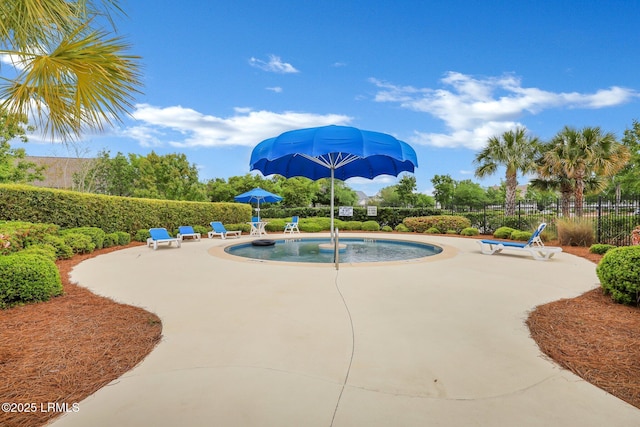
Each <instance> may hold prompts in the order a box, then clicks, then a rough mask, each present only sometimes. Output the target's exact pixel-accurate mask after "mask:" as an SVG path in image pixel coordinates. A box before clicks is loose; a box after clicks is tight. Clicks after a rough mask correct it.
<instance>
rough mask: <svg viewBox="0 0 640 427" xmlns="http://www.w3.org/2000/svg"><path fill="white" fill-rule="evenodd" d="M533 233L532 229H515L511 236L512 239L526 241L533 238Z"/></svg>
mask: <svg viewBox="0 0 640 427" xmlns="http://www.w3.org/2000/svg"><path fill="white" fill-rule="evenodd" d="M532 235H533V233H532V232H530V231H520V230H515V231H513V232H512V233H511V236H510V237H509V238H510V239H511V240H518V241H522V242H526V241H528V240H529V239H530V238H531V236H532Z"/></svg>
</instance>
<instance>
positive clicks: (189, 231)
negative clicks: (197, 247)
mask: <svg viewBox="0 0 640 427" xmlns="http://www.w3.org/2000/svg"><path fill="white" fill-rule="evenodd" d="M176 237H177V238H178V239H180V240H181V241H182V240H184V238H185V237H193V238H194V239H195V240H197V241H200V233H196V232H195V231H194V230H193V227H192V226H190V225H181V226H180V227H178V235H177V236H176Z"/></svg>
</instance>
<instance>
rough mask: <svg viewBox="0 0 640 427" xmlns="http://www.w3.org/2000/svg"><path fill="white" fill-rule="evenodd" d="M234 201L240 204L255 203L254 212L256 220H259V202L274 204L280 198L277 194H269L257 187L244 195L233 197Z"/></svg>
mask: <svg viewBox="0 0 640 427" xmlns="http://www.w3.org/2000/svg"><path fill="white" fill-rule="evenodd" d="M234 200H235V201H236V202H242V203H252V202H256V203H257V204H258V207H257V209H256V211H257V212H258V219H260V202H262V203H275V202H279V201H280V200H282V197H280V196H278V195H277V194H273V193H270V192H268V191H267V190H264V189H262V188H260V187H257V188H254V189H253V190H249V191H247V192H246V193H242V194H240V195H239V196H236V197H234Z"/></svg>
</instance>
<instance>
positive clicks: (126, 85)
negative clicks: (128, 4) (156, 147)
mask: <svg viewBox="0 0 640 427" xmlns="http://www.w3.org/2000/svg"><path fill="white" fill-rule="evenodd" d="M113 12H117V13H121V12H122V9H121V8H120V6H119V1H118V0H103V1H99V0H98V1H89V0H76V1H72V0H47V1H42V0H4V1H2V2H0V16H1V17H2V24H1V25H0V54H4V55H7V57H9V58H10V59H11V60H12V61H13V65H14V68H15V76H14V75H7V76H5V77H4V83H3V84H1V85H0V99H2V100H3V101H2V105H0V106H1V107H2V108H4V109H6V110H7V111H8V112H9V113H10V115H11V116H16V117H25V116H27V115H28V113H30V112H35V113H36V117H35V119H36V121H37V124H38V127H40V128H41V129H42V131H43V133H44V134H46V135H49V136H50V137H51V138H52V139H54V138H60V139H62V140H65V141H69V140H73V139H77V138H78V137H79V136H80V135H81V133H82V132H83V131H84V130H86V129H93V130H101V129H102V128H103V126H104V124H111V123H112V122H113V121H114V120H116V121H119V120H121V115H122V114H124V113H126V112H127V110H128V109H129V108H130V107H131V103H132V101H133V99H134V94H135V93H136V92H137V91H138V89H137V88H138V87H139V86H140V76H139V71H138V68H139V66H138V60H139V58H138V57H136V56H131V55H128V54H127V53H126V51H127V50H128V48H129V46H128V44H127V43H126V42H124V41H123V39H122V38H120V37H117V36H114V35H113V34H112V33H113V29H114V28H115V27H114V25H113V21H112V19H111V18H112V13H113ZM34 107H35V108H34Z"/></svg>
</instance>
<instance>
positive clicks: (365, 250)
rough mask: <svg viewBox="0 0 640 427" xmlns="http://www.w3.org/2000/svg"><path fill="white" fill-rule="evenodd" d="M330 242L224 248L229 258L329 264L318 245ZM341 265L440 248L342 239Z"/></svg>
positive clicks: (421, 254)
mask: <svg viewBox="0 0 640 427" xmlns="http://www.w3.org/2000/svg"><path fill="white" fill-rule="evenodd" d="M321 243H329V239H321V238H311V239H280V240H276V241H275V245H273V246H253V245H252V244H251V242H249V243H241V244H238V245H232V246H228V247H226V248H225V252H227V253H228V254H230V255H235V256H240V257H245V258H253V259H259V260H269V261H285V262H310V263H332V262H333V252H327V251H321V250H320V249H319V245H320V244H321ZM340 244H346V249H345V250H341V251H340V262H341V263H360V262H383V261H404V260H410V259H417V258H424V257H428V256H432V255H437V254H439V253H441V252H442V248H441V247H440V246H436V245H431V244H428V243H418V242H408V241H405V240H387V239H377V238H375V239H367V238H364V239H363V238H343V239H340Z"/></svg>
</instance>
